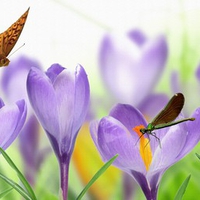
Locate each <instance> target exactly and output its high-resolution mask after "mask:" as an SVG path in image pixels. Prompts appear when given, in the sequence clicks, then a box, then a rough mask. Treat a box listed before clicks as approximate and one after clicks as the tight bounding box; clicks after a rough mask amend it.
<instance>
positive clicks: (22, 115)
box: [0, 100, 27, 149]
mask: <svg viewBox="0 0 200 200" xmlns="http://www.w3.org/2000/svg"><path fill="white" fill-rule="evenodd" d="M26 112H27V110H26V104H25V101H24V100H20V101H18V102H16V104H14V105H6V106H4V107H2V108H1V109H0V120H1V122H2V123H1V126H0V129H1V130H0V133H1V134H0V146H1V147H2V148H3V149H6V148H7V147H8V146H9V145H10V144H11V143H12V142H13V141H14V139H15V138H16V137H17V135H18V134H19V132H20V130H21V128H22V126H23V125H24V122H25V119H26Z"/></svg>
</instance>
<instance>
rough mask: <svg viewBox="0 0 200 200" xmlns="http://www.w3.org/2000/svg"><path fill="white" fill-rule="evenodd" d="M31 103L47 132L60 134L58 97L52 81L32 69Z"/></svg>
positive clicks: (29, 76)
mask: <svg viewBox="0 0 200 200" xmlns="http://www.w3.org/2000/svg"><path fill="white" fill-rule="evenodd" d="M27 92H28V96H29V100H30V103H31V105H32V107H33V109H34V111H35V113H36V115H37V117H38V119H39V121H40V123H41V124H42V126H43V127H44V129H45V130H46V131H48V132H49V133H50V134H53V135H54V136H55V135H56V134H58V133H59V124H58V123H57V120H55V119H58V111H57V107H56V106H55V105H56V102H57V101H56V96H55V91H54V88H53V85H52V83H51V81H50V79H49V78H48V77H47V76H46V74H45V73H43V72H42V71H41V70H38V69H36V68H32V69H31V70H30V72H29V74H28V78H27Z"/></svg>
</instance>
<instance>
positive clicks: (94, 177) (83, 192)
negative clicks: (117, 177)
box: [76, 155, 118, 200]
mask: <svg viewBox="0 0 200 200" xmlns="http://www.w3.org/2000/svg"><path fill="white" fill-rule="evenodd" d="M117 156H118V155H115V156H114V157H112V158H111V159H110V160H109V161H108V162H107V163H105V164H104V165H103V167H101V168H100V170H99V171H98V172H97V173H96V174H95V175H94V176H93V177H92V179H91V180H90V181H89V183H88V184H87V185H86V186H85V188H84V189H83V190H82V191H81V193H80V194H79V195H78V197H77V198H76V200H80V199H81V198H82V197H83V196H84V194H85V193H86V192H87V190H88V189H89V188H90V187H91V185H92V184H93V183H94V182H95V181H96V180H97V179H98V178H99V177H100V176H101V175H102V174H103V173H104V172H105V171H106V169H107V168H108V167H109V166H110V165H111V164H112V163H113V162H114V160H115V159H116V158H117Z"/></svg>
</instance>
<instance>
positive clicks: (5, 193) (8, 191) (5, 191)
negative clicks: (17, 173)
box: [0, 188, 13, 199]
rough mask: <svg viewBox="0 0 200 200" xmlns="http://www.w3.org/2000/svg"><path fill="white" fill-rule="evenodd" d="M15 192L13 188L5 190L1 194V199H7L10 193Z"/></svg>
mask: <svg viewBox="0 0 200 200" xmlns="http://www.w3.org/2000/svg"><path fill="white" fill-rule="evenodd" d="M12 190H13V188H9V189H6V190H4V191H3V192H1V193H0V199H1V198H3V197H5V196H6V195H7V194H8V193H10V192H11V191H12Z"/></svg>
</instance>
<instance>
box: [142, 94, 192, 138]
mask: <svg viewBox="0 0 200 200" xmlns="http://www.w3.org/2000/svg"><path fill="white" fill-rule="evenodd" d="M184 101H185V98H184V96H183V94H182V93H176V94H175V95H174V96H173V97H172V98H171V99H170V101H169V102H168V104H167V105H166V106H165V108H164V109H163V110H161V111H160V113H158V115H157V116H156V117H155V118H154V119H153V121H152V122H151V123H149V124H148V125H147V127H146V128H142V129H140V132H141V133H142V134H143V135H144V134H145V133H147V134H150V135H153V136H155V133H152V131H153V130H157V129H161V128H165V127H169V126H174V125H176V124H179V123H182V122H185V121H194V120H195V118H185V119H181V120H177V121H174V120H175V119H176V118H177V117H178V115H179V114H180V112H181V110H182V108H183V105H184ZM155 137H156V138H157V136H155Z"/></svg>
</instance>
